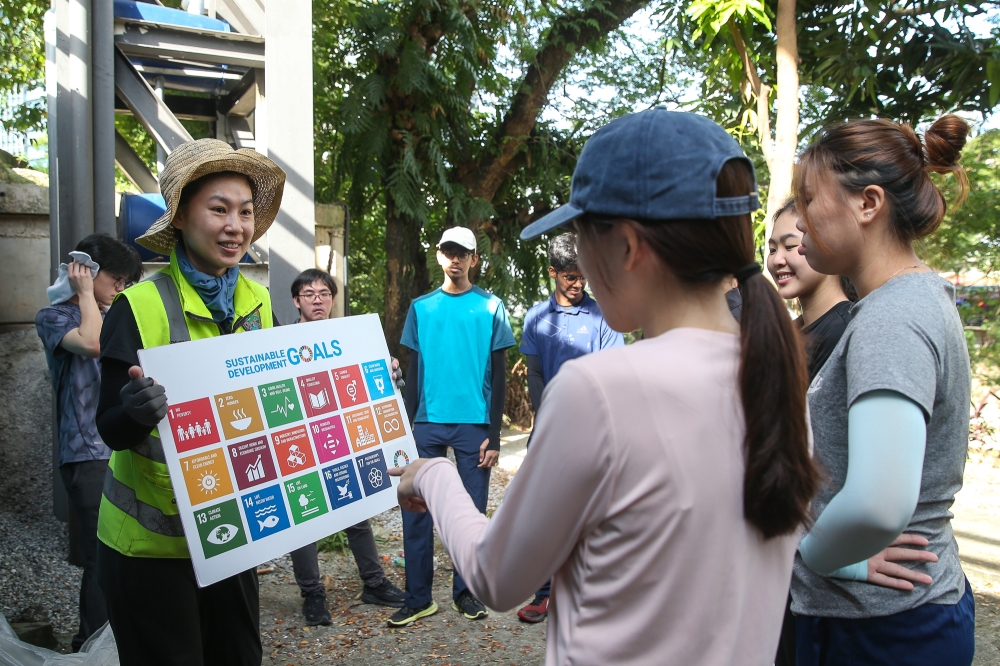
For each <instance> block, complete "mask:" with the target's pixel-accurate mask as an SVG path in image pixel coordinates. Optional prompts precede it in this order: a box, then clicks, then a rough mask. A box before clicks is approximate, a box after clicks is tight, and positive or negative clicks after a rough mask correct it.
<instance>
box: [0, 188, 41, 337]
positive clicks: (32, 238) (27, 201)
mask: <svg viewBox="0 0 1000 666" xmlns="http://www.w3.org/2000/svg"><path fill="white" fill-rule="evenodd" d="M49 254H50V250H49V188H47V187H42V186H40V185H33V184H24V183H0V331H3V330H10V329H11V328H17V327H18V326H20V325H29V324H33V323H34V321H35V313H37V312H38V311H39V310H40V309H41V308H43V307H45V306H46V305H48V300H47V299H46V298H45V288H46V287H48V286H49Z"/></svg>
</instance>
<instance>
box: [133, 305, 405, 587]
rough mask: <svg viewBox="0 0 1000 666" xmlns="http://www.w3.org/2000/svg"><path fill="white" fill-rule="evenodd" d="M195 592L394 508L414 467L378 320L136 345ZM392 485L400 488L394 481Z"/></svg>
mask: <svg viewBox="0 0 1000 666" xmlns="http://www.w3.org/2000/svg"><path fill="white" fill-rule="evenodd" d="M139 360H140V363H141V364H142V368H143V372H144V373H145V375H146V376H147V377H152V378H153V379H155V380H156V381H157V382H159V383H160V384H162V385H163V387H164V388H165V389H166V393H167V399H168V401H169V405H168V409H167V416H166V418H165V419H163V421H161V422H160V425H159V432H160V440H161V441H162V443H163V452H164V454H165V457H166V460H167V466H168V467H169V468H170V480H171V482H172V484H173V487H174V493H175V495H176V498H177V509H178V511H179V513H180V517H181V521H182V523H183V525H184V534H185V535H186V536H187V542H188V549H189V550H190V551H191V560H192V562H193V563H194V570H195V573H196V574H197V577H198V584H199V585H200V586H202V587H204V586H206V585H210V584H212V583H214V582H216V581H219V580H222V579H223V578H227V577H229V576H231V575H233V574H235V573H237V572H240V571H244V570H246V569H250V568H251V567H255V566H257V565H258V564H260V563H261V562H266V561H267V560H270V559H273V558H275V557H278V556H280V555H283V554H285V553H287V552H289V551H292V550H294V549H296V548H299V547H301V546H304V545H306V544H309V543H312V542H314V541H318V540H319V539H322V538H323V537H326V536H328V535H330V534H333V533H335V532H338V531H340V530H342V529H344V528H345V527H349V526H351V525H354V524H355V523H358V522H360V521H362V520H364V519H366V518H370V517H372V516H374V515H376V514H379V513H381V512H383V511H386V510H388V509H390V508H392V507H394V506H396V493H395V491H394V490H393V478H392V477H390V476H389V474H388V471H389V468H390V467H400V466H403V465H407V464H408V463H409V462H410V461H411V460H414V459H415V458H416V446H415V445H414V442H413V435H412V433H411V432H410V429H409V421H408V419H407V418H406V411H405V408H404V406H403V396H402V395H400V392H399V391H398V390H397V389H396V387H395V386H394V384H393V382H392V377H391V370H390V357H389V350H388V347H387V346H386V343H385V336H384V335H383V333H382V326H381V324H380V322H379V318H378V315H374V314H371V315H362V316H357V317H346V318H342V319H331V320H327V321H319V322H311V323H305V324H295V325H291V326H280V327H278V328H271V329H264V330H260V331H254V332H252V333H241V334H239V335H226V336H220V337H217V338H210V339H207V340H197V341H193V342H183V343H180V344H174V345H167V346H163V347H156V348H154V349H145V350H141V351H140V352H139ZM397 483H398V481H397Z"/></svg>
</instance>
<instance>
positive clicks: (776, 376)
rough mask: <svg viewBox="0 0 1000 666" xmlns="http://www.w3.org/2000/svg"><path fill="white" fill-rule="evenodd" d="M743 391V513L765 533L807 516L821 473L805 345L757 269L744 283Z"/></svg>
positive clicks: (776, 533)
mask: <svg viewBox="0 0 1000 666" xmlns="http://www.w3.org/2000/svg"><path fill="white" fill-rule="evenodd" d="M740 294H741V295H742V297H743V310H742V313H741V315H740V373H739V384H740V396H741V398H742V401H743V413H744V418H745V419H746V436H745V438H744V440H743V445H744V450H745V454H746V472H745V474H744V476H743V515H744V517H746V519H747V520H748V521H750V522H751V523H752V524H753V525H754V526H756V527H757V529H759V530H760V531H761V533H762V534H763V535H764V538H771V537H775V536H780V535H782V534H788V533H789V532H792V531H794V530H795V529H796V528H797V527H798V526H799V525H801V524H804V523H806V522H807V521H808V518H809V502H810V501H811V500H812V497H813V495H814V494H815V493H816V489H817V486H818V485H819V473H818V471H817V469H816V466H815V464H814V463H813V460H812V456H811V455H810V453H809V444H808V427H807V425H806V387H807V386H808V374H807V371H806V359H805V346H804V344H803V341H802V334H801V333H800V332H799V330H798V329H797V328H796V327H795V326H794V325H793V324H792V322H791V319H790V318H789V317H788V312H787V311H786V310H785V305H784V303H783V302H782V300H781V297H780V296H778V292H776V291H775V290H774V287H772V286H771V285H770V284H769V283H768V282H767V280H765V279H764V278H763V277H761V276H760V275H759V274H757V275H756V276H751V277H748V278H745V279H743V280H742V281H741V282H740Z"/></svg>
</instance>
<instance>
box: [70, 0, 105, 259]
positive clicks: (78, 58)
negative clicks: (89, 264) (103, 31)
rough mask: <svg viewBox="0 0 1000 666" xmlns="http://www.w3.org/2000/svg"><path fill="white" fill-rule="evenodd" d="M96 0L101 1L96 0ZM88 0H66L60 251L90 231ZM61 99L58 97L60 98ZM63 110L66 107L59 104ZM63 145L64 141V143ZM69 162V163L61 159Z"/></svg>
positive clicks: (91, 124)
mask: <svg viewBox="0 0 1000 666" xmlns="http://www.w3.org/2000/svg"><path fill="white" fill-rule="evenodd" d="M97 1H98V2H100V1H101V0H97ZM91 8H92V0H71V1H70V2H69V34H70V39H69V53H68V54H67V55H68V57H69V82H68V83H69V86H70V90H69V98H70V99H69V105H68V106H69V109H68V111H69V114H70V118H69V127H70V131H69V134H68V136H66V135H64V136H63V138H64V139H69V141H68V142H67V143H68V144H69V145H70V146H71V148H70V150H68V151H65V152H62V153H61V154H62V155H63V156H64V164H63V170H62V175H64V176H66V177H68V181H69V184H70V197H71V199H70V201H71V207H70V209H69V211H68V212H69V215H70V218H71V221H70V226H71V237H70V238H67V239H64V240H65V241H68V243H66V244H64V247H63V250H64V252H63V254H66V253H68V252H69V250H70V249H72V248H73V247H76V244H77V243H79V242H80V241H81V240H83V239H84V237H86V236H89V235H90V234H92V233H94V163H93V157H92V156H93V154H94V116H93V108H92V102H93V90H92V88H91V67H92V57H91V47H92V42H91V37H92V32H91V15H92V12H91ZM60 102H62V100H60ZM63 108H64V109H65V108H66V107H63ZM64 147H65V144H64ZM65 158H68V159H69V160H70V161H71V165H70V164H67V163H66V162H65Z"/></svg>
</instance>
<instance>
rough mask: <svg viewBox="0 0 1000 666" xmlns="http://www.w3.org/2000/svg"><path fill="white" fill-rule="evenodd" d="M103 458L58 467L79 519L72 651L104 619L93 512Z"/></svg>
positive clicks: (105, 470)
mask: <svg viewBox="0 0 1000 666" xmlns="http://www.w3.org/2000/svg"><path fill="white" fill-rule="evenodd" d="M106 473H108V461H107V460H84V461H82V462H75V463H66V464H65V465H62V466H61V467H60V468H59V474H60V475H61V476H62V480H63V485H65V486H66V494H67V495H69V501H70V504H71V505H72V506H73V511H75V512H76V518H77V520H79V521H80V554H81V556H82V558H83V579H82V580H81V581H80V630H79V631H78V632H77V634H76V636H74V637H73V650H74V651H76V650H79V649H80V646H81V645H83V642H84V641H85V640H87V639H88V638H90V635H91V634H92V633H94V632H95V631H97V630H98V629H100V628H101V625H103V624H104V623H105V622H107V621H108V610H107V608H106V607H105V604H104V593H103V592H101V586H100V584H99V583H98V581H97V515H98V513H100V510H101V490H102V488H104V475H105V474H106Z"/></svg>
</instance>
